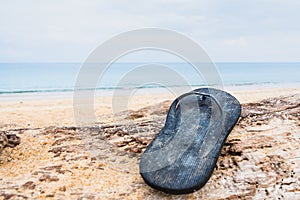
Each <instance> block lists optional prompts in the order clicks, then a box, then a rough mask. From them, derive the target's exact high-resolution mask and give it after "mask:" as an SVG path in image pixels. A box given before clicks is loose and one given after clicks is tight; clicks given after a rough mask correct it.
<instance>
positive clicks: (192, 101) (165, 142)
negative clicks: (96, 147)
mask: <svg viewBox="0 0 300 200" xmlns="http://www.w3.org/2000/svg"><path fill="white" fill-rule="evenodd" d="M240 113H241V105H240V103H239V102H238V100H237V99H236V98H234V97H233V96H232V95H230V94H228V93H227V92H224V91H221V90H217V89H213V88H200V89H196V90H194V91H192V92H189V93H186V94H184V95H182V96H180V97H178V98H177V99H175V100H174V102H173V103H172V105H171V107H170V109H169V112H168V115H167V119H166V123H165V126H164V127H163V128H162V130H161V131H160V132H159V133H158V134H157V136H156V137H155V138H154V139H153V141H152V142H151V143H150V144H149V146H148V147H147V149H146V150H145V152H144V153H143V155H142V157H141V161H140V173H141V175H142V177H143V179H144V181H145V182H146V183H147V184H148V185H150V186H151V187H153V188H155V189H158V190H161V191H163V192H167V193H172V194H184V193H190V192H193V191H195V190H198V189H200V188H201V187H203V186H204V185H205V184H206V182H207V181H208V179H209V178H210V176H211V174H212V172H213V169H214V167H215V165H216V162H217V160H218V157H219V154H220V151H221V148H222V146H223V144H224V142H225V140H226V138H227V136H228V135H229V133H230V132H231V130H232V129H233V127H234V125H235V124H236V122H237V120H238V118H239V116H240Z"/></svg>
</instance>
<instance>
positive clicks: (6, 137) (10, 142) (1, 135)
mask: <svg viewBox="0 0 300 200" xmlns="http://www.w3.org/2000/svg"><path fill="white" fill-rule="evenodd" d="M20 142H21V139H20V137H18V136H17V135H15V134H9V133H7V132H6V131H0V153H1V152H2V150H3V149H4V148H6V147H10V148H13V147H15V146H17V145H19V144H20Z"/></svg>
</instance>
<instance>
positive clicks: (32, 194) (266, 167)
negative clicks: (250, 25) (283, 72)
mask: <svg viewBox="0 0 300 200" xmlns="http://www.w3.org/2000/svg"><path fill="white" fill-rule="evenodd" d="M225 90H226V91H227V92H229V93H231V94H232V95H234V96H235V97H236V98H237V99H238V100H239V101H240V102H241V104H242V106H243V112H242V116H241V119H240V121H239V122H238V124H237V126H236V127H235V129H234V130H233V131H232V133H231V134H230V135H229V138H228V139H227V142H226V143H225V145H224V147H223V150H222V154H221V156H220V158H219V160H218V163H217V166H216V169H215V171H214V173H213V175H212V177H211V179H210V180H209V182H208V183H207V184H206V185H205V186H204V187H203V188H202V189H200V190H199V191H196V192H194V193H192V194H188V195H180V196H173V195H168V194H164V193H162V192H158V191H156V190H154V189H152V188H150V187H149V186H147V185H146V184H145V183H144V181H143V180H142V178H141V176H140V175H139V169H138V163H139V157H140V155H141V152H142V151H143V150H144V149H145V148H146V146H147V144H148V143H149V142H150V141H151V139H152V138H153V137H154V135H155V133H157V132H158V131H159V130H160V128H161V127H162V126H163V124H164V120H165V116H166V112H167V110H168V106H169V105H170V103H171V102H172V101H173V99H174V98H175V96H174V95H172V94H170V93H169V94H168V93H165V94H162V93H160V94H155V93H153V94H143V95H141V94H140V95H139V94H137V95H135V96H133V97H132V98H131V100H130V102H129V103H128V108H129V110H130V111H129V112H123V113H113V110H112V97H110V96H97V97H96V98H95V106H94V107H95V114H96V117H97V124H98V127H99V129H95V128H88V127H87V128H79V127H78V126H77V125H76V124H75V122H74V114H73V99H72V95H59V94H56V95H54V96H53V95H51V94H50V95H45V96H42V97H41V96H35V95H32V96H30V95H28V94H24V95H18V96H8V95H7V96H0V111H1V116H0V131H6V132H7V133H9V134H17V135H18V136H19V137H20V138H21V143H20V145H18V146H16V147H14V148H5V149H4V150H3V152H2V153H1V154H0V199H26V198H27V199H44V198H45V199H264V198H267V199H274V198H282V199H297V198H300V187H299V185H300V178H299V177H300V170H299V169H300V145H299V142H300V116H299V112H300V105H299V103H298V102H300V88H299V87H295V88H292V87H289V88H286V87H284V88H280V87H272V88H252V89H249V88H248V89H245V88H238V89H237V88H225Z"/></svg>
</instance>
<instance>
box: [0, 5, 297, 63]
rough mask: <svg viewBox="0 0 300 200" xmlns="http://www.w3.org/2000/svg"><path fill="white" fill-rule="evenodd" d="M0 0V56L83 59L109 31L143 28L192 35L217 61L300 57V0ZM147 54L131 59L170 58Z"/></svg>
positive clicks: (36, 59) (15, 59) (7, 58)
mask: <svg viewBox="0 0 300 200" xmlns="http://www.w3.org/2000/svg"><path fill="white" fill-rule="evenodd" d="M0 5H1V6H0V62H83V61H84V60H85V59H86V58H87V57H88V55H89V54H90V53H91V52H92V51H93V50H94V49H95V48H96V47H97V46H99V45H101V43H103V42H104V41H106V40H108V39H110V38H111V37H113V36H115V35H117V34H120V33H122V32H124V31H130V30H133V29H140V28H146V27H156V28H163V29H164V28H165V29H169V30H174V31H177V32H179V33H182V34H184V35H186V36H188V37H190V38H191V39H193V40H194V41H196V42H197V43H198V44H200V45H201V46H202V47H203V48H204V49H205V50H206V52H207V54H208V55H209V56H210V57H211V59H212V60H213V61H215V62H300V23H299V21H300V12H299V9H300V1H299V0H284V1H283V0H243V1H241V0H226V1H224V0H206V1H203V0H152V1H142V0H130V1H129V0H122V1H116V0H109V1H108V0H106V1H104V0H87V1H82V0H51V1H45V0H26V1H18V0H0ZM147 55H149V54H145V55H131V56H130V55H129V56H128V58H127V60H129V61H131V60H132V61H136V60H139V59H152V58H153V57H156V58H158V59H161V60H164V59H166V60H167V61H169V60H168V59H169V58H168V57H167V56H166V57H164V55H160V53H158V52H154V53H153V54H152V58H151V56H148V58H147ZM170 61H172V59H171V60H170Z"/></svg>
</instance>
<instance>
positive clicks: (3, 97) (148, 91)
mask: <svg viewBox="0 0 300 200" xmlns="http://www.w3.org/2000/svg"><path fill="white" fill-rule="evenodd" d="M201 87H212V88H213V86H183V87H170V88H164V87H157V88H130V89H96V90H95V91H94V96H95V98H97V97H112V96H113V95H115V93H118V92H120V93H124V92H125V94H127V93H130V92H133V93H136V94H138V95H159V94H163V95H168V94H170V95H172V91H176V90H178V91H186V92H188V91H189V90H193V89H196V88H201ZM217 88H220V89H222V90H224V91H228V92H240V91H260V90H273V89H274V90H275V89H279V90H284V89H288V90H290V89H294V90H297V89H299V88H300V82H294V83H263V84H245V85H243V84H241V85H224V86H221V87H217ZM73 94H74V91H59V92H57V91H53V92H24V93H23V92H21V93H5V94H0V102H5V101H18V100H20V101H22V100H48V99H49V100H51V99H61V100H63V99H73ZM173 94H174V92H173Z"/></svg>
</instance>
